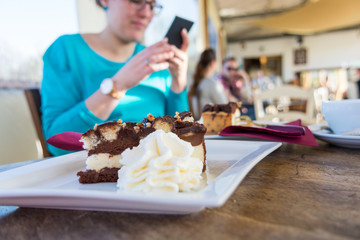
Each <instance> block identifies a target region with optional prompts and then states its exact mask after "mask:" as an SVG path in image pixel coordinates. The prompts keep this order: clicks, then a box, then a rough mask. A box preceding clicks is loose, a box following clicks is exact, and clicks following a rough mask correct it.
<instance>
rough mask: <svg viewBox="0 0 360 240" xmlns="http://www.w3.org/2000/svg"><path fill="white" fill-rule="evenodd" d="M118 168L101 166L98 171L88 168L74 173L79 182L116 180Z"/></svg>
mask: <svg viewBox="0 0 360 240" xmlns="http://www.w3.org/2000/svg"><path fill="white" fill-rule="evenodd" d="M119 169H120V168H103V169H101V170H100V171H96V170H91V169H88V170H86V171H84V172H83V171H80V172H78V173H77V174H76V175H77V176H78V177H79V182H80V183H99V182H116V181H117V180H118V171H119Z"/></svg>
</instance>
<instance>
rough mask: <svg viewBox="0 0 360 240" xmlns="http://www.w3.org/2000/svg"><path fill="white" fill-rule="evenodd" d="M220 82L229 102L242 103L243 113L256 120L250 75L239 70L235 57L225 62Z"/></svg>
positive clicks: (226, 59)
mask: <svg viewBox="0 0 360 240" xmlns="http://www.w3.org/2000/svg"><path fill="white" fill-rule="evenodd" d="M219 80H220V81H221V83H222V85H223V86H224V89H225V93H226V96H227V98H228V101H229V102H241V105H242V107H241V108H240V110H241V113H243V114H244V115H248V116H249V117H250V118H251V119H253V120H254V119H255V112H254V105H253V97H252V90H251V85H250V79H249V75H248V74H247V73H246V72H245V71H244V70H239V63H238V61H237V60H236V58H234V57H228V58H225V59H224V60H223V63H222V71H221V74H220V76H219Z"/></svg>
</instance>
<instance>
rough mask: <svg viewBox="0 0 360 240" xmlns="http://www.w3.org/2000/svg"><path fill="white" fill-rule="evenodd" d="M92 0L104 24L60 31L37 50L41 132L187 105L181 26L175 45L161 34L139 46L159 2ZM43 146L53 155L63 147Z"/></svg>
mask: <svg viewBox="0 0 360 240" xmlns="http://www.w3.org/2000/svg"><path fill="white" fill-rule="evenodd" d="M96 3H97V5H99V6H100V7H101V8H103V9H104V10H105V12H106V17H107V25H106V27H105V28H104V30H103V31H101V32H99V33H94V34H74V35H64V36H61V37H59V38H58V39H57V40H56V41H55V42H54V43H53V44H52V45H51V46H50V47H49V48H48V50H47V51H46V53H45V54H44V56H43V60H44V69H43V81H42V88H41V97H42V99H41V100H42V113H43V114H42V123H43V130H44V135H45V138H46V139H47V138H49V137H51V136H53V135H55V134H58V133H62V132H67V131H74V132H86V131H87V130H88V129H90V128H92V127H94V125H95V124H99V123H103V122H106V121H111V120H118V119H122V120H123V121H125V122H140V121H141V120H142V119H143V118H144V117H146V116H147V114H149V113H151V114H153V115H154V116H162V115H172V116H173V115H174V114H175V112H176V111H178V112H181V111H184V110H188V102H187V91H186V84H187V67H188V56H187V53H186V50H187V48H188V44H189V39H188V35H187V32H186V30H182V32H181V36H182V39H183V44H182V46H181V48H180V49H178V48H176V47H175V46H171V45H169V44H168V42H167V39H164V40H162V41H160V42H158V43H155V44H154V45H152V46H149V47H147V48H146V47H144V46H143V45H141V44H139V42H140V41H141V40H142V39H143V36H144V31H145V29H146V28H147V27H148V25H149V23H150V22H151V20H152V18H153V17H154V15H155V14H157V13H158V12H159V11H160V10H161V8H162V7H161V6H160V5H159V4H158V3H157V2H156V1H147V0H96ZM48 147H49V151H50V152H51V154H53V155H61V154H64V153H68V152H67V151H63V150H61V149H57V148H55V147H53V146H50V145H49V146H48Z"/></svg>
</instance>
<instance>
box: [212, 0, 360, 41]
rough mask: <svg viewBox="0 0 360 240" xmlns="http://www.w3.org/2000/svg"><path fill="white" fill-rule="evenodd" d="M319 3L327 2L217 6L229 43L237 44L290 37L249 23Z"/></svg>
mask: <svg viewBox="0 0 360 240" xmlns="http://www.w3.org/2000/svg"><path fill="white" fill-rule="evenodd" d="M319 1H327V0H215V4H216V5H217V9H219V14H220V18H221V20H222V24H223V28H224V30H225V32H226V35H227V40H228V42H236V41H245V40H253V39H262V38H270V37H276V36H284V35H289V34H287V33H285V32H281V31H280V30H272V29H270V28H260V27H256V26H254V25H250V24H249V23H250V22H254V21H258V20H262V19H264V18H267V17H274V16H276V15H279V14H281V13H286V12H288V11H291V10H295V9H298V8H301V7H304V5H306V4H307V3H316V2H319ZM359 1H360V0H359ZM342 3H343V1H342V0H339V4H342Z"/></svg>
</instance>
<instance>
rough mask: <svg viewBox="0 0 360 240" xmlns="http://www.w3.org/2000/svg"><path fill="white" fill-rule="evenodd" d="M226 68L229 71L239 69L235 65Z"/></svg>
mask: <svg viewBox="0 0 360 240" xmlns="http://www.w3.org/2000/svg"><path fill="white" fill-rule="evenodd" d="M226 70H228V71H237V70H238V69H237V68H233V67H227V68H226Z"/></svg>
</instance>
